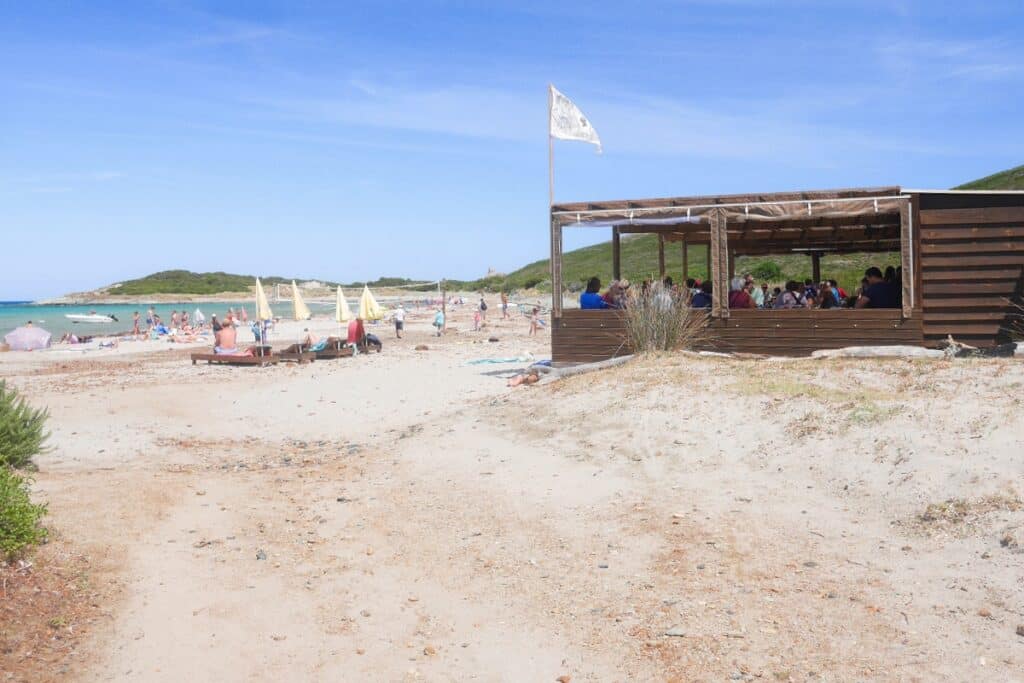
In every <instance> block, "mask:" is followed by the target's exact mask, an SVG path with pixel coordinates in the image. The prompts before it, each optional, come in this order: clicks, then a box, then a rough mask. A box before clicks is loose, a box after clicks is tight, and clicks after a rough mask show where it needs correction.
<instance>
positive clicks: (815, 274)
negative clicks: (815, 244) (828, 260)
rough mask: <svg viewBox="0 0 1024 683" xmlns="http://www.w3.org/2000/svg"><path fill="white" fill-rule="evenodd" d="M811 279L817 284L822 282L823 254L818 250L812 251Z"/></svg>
mask: <svg viewBox="0 0 1024 683" xmlns="http://www.w3.org/2000/svg"><path fill="white" fill-rule="evenodd" d="M811 279H812V280H814V284H815V285H817V284H818V283H819V282H821V254H819V253H818V252H816V251H815V252H811Z"/></svg>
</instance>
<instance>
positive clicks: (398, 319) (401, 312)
mask: <svg viewBox="0 0 1024 683" xmlns="http://www.w3.org/2000/svg"><path fill="white" fill-rule="evenodd" d="M394 317H395V338H396V339H401V338H402V330H403V329H405V308H403V307H402V304H401V303H399V304H398V308H396V309H395V313H394Z"/></svg>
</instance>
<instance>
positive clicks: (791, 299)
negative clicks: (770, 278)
mask: <svg viewBox="0 0 1024 683" xmlns="http://www.w3.org/2000/svg"><path fill="white" fill-rule="evenodd" d="M774 307H775V308H776V309H789V308H805V307H806V302H805V301H804V299H803V297H802V296H801V295H800V285H798V284H797V283H796V282H795V281H794V280H789V281H788V282H786V289H785V291H784V292H782V293H781V294H779V295H778V296H777V297H776V298H775V306H774Z"/></svg>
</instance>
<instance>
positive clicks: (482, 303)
mask: <svg viewBox="0 0 1024 683" xmlns="http://www.w3.org/2000/svg"><path fill="white" fill-rule="evenodd" d="M480 319H481V320H483V321H484V322H487V302H486V301H484V295H483V294H481V295H480Z"/></svg>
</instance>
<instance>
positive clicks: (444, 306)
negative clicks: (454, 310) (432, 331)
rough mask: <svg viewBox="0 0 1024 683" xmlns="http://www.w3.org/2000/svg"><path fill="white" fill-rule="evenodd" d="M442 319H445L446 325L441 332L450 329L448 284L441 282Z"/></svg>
mask: <svg viewBox="0 0 1024 683" xmlns="http://www.w3.org/2000/svg"><path fill="white" fill-rule="evenodd" d="M441 317H442V318H444V325H441V331H442V332H444V331H445V330H446V329H448V283H447V282H445V281H444V280H441Z"/></svg>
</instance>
